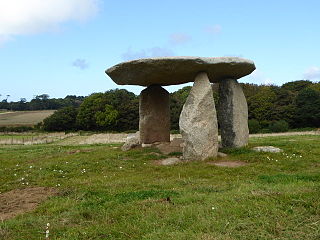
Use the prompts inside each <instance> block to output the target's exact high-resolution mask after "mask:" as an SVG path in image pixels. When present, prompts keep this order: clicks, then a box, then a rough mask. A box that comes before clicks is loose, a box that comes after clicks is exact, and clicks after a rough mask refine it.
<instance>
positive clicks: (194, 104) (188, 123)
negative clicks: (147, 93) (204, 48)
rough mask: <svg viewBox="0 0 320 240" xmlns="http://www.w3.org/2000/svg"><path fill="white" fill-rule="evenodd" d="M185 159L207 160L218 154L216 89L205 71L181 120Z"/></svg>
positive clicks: (184, 107) (200, 74)
mask: <svg viewBox="0 0 320 240" xmlns="http://www.w3.org/2000/svg"><path fill="white" fill-rule="evenodd" d="M179 127H180V132H181V135H182V139H183V141H184V146H183V158H184V159H186V160H204V159H206V158H209V157H216V156H217V153H218V123H217V115H216V109H215V105H214V99H213V94H212V88H211V85H210V82H209V79H208V76H207V74H206V73H205V72H201V73H199V74H198V75H197V76H196V79H195V81H194V84H193V87H192V89H191V91H190V94H189V96H188V98H187V100H186V103H185V104H184V105H183V109H182V112H181V115H180V120H179Z"/></svg>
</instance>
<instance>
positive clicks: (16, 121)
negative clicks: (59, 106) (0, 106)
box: [0, 110, 54, 127]
mask: <svg viewBox="0 0 320 240" xmlns="http://www.w3.org/2000/svg"><path fill="white" fill-rule="evenodd" d="M53 113H54V110H43V111H19V112H2V113H0V127H4V126H34V125H35V124H37V123H39V122H41V121H43V119H45V118H46V117H48V116H50V115H51V114H53Z"/></svg>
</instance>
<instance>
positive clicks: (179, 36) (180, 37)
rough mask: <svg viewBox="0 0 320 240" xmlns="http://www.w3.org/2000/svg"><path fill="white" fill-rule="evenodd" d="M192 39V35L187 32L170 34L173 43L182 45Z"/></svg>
mask: <svg viewBox="0 0 320 240" xmlns="http://www.w3.org/2000/svg"><path fill="white" fill-rule="evenodd" d="M190 40H191V36H190V35H188V34H185V33H174V34H171V35H170V39H169V41H170V43H171V44H173V45H181V44H184V43H187V42H189V41H190Z"/></svg>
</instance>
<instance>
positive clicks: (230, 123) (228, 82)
mask: <svg viewBox="0 0 320 240" xmlns="http://www.w3.org/2000/svg"><path fill="white" fill-rule="evenodd" d="M218 118H219V125H220V130H221V142H222V146H223V147H243V146H245V145H247V144H248V140H249V128H248V106H247V101H246V98H245V96H244V94H243V90H242V87H241V85H240V84H239V83H238V82H237V80H234V79H225V80H223V81H220V82H219V106H218Z"/></svg>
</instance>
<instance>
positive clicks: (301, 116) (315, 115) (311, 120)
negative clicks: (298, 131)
mask: <svg viewBox="0 0 320 240" xmlns="http://www.w3.org/2000/svg"><path fill="white" fill-rule="evenodd" d="M295 120H296V121H295V125H296V127H320V91H318V90H315V89H313V88H305V89H303V90H302V91H301V92H299V94H298V95H297V99H296V117H295Z"/></svg>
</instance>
